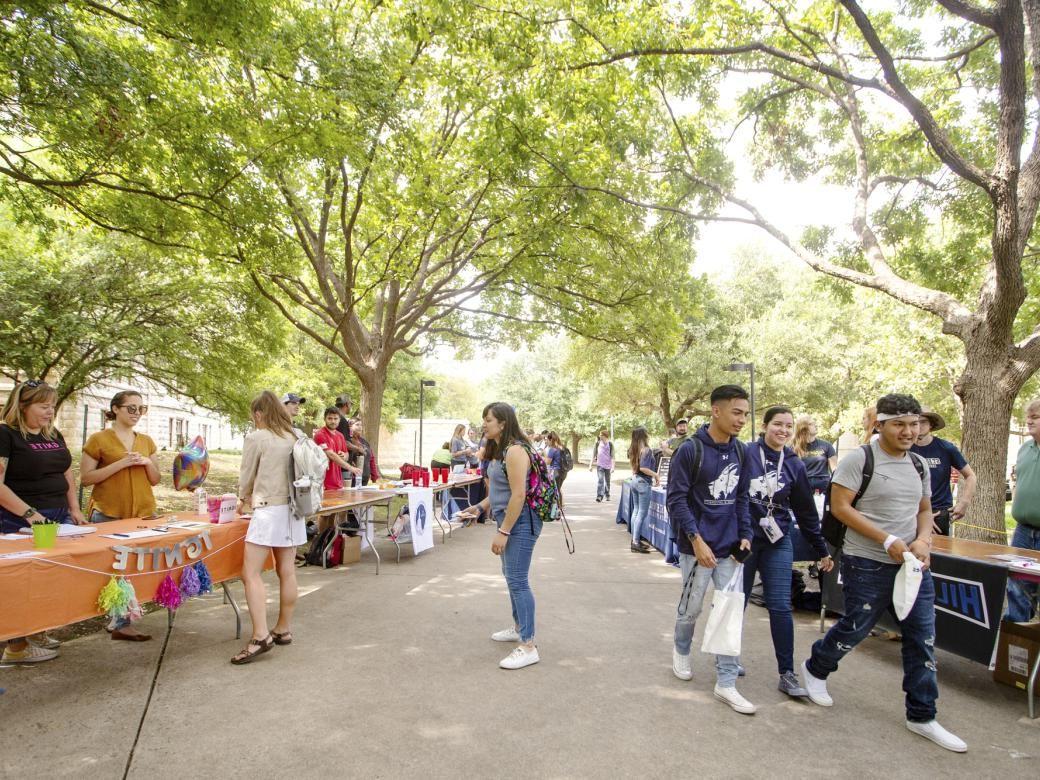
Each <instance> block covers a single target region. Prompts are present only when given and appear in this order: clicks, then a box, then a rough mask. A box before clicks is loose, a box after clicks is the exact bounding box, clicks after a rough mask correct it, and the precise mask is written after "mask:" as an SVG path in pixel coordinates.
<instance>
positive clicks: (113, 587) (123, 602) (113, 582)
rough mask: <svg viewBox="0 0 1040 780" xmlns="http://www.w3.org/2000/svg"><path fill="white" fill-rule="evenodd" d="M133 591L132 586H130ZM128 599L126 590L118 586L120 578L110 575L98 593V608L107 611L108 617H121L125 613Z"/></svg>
mask: <svg viewBox="0 0 1040 780" xmlns="http://www.w3.org/2000/svg"><path fill="white" fill-rule="evenodd" d="M130 592H131V593H133V588H132V587H131V588H130ZM129 603H130V599H129V598H128V597H127V594H126V591H125V590H124V589H123V588H122V587H121V586H120V578H117V577H115V576H113V577H111V578H110V579H109V581H108V582H107V583H105V587H103V588H102V589H101V592H100V593H99V594H98V601H97V604H98V610H100V611H101V612H105V613H107V614H108V615H109V616H110V617H122V616H123V615H125V614H126V611H127V607H128V605H129Z"/></svg>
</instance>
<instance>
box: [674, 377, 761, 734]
mask: <svg viewBox="0 0 1040 780" xmlns="http://www.w3.org/2000/svg"><path fill="white" fill-rule="evenodd" d="M748 411H749V404H748V394H747V391H745V390H744V388H742V387H738V386H737V385H722V386H721V387H716V388H715V389H714V390H713V391H712V393H711V421H710V422H709V423H708V424H707V425H705V426H703V427H701V428H700V429H698V430H697V432H696V433H695V434H694V435H693V437H691V439H689V440H687V441H685V442H683V443H682V444H681V445H680V446H679V448H678V449H677V450H676V451H675V455H673V456H672V463H671V468H670V471H669V475H668V498H667V503H668V512H669V515H670V517H671V518H672V520H673V523H674V524H675V525H676V526H677V528H678V539H676V543H677V545H678V547H679V568H680V569H681V570H682V576H683V592H682V596H681V598H680V599H679V609H678V613H677V616H676V621H675V647H674V648H673V650H672V671H673V672H674V673H675V676H676V677H678V678H679V679H680V680H689V679H691V678H692V677H693V672H692V670H691V667H690V649H691V646H692V643H693V630H694V626H695V623H696V621H697V616H698V615H700V613H701V608H702V607H703V602H704V595H705V593H706V592H707V590H708V585H709V584H710V583H711V582H714V583H715V587H716V588H724V587H726V585H727V584H728V583H729V582H730V580H731V579H732V578H733V576H734V574H735V573H736V572H737V567H738V566H739V564H738V562H737V561H736V559H735V558H733V557H732V554H733V551H734V550H737V549H739V550H750V549H751V519H750V516H749V514H748V474H747V468H746V465H747V464H746V459H745V457H744V445H743V444H742V443H741V442H739V441H737V438H736V437H737V434H739V433H740V431H741V429H742V428H743V427H744V424H745V423H746V422H747V418H748ZM692 439H696V440H697V443H699V445H700V446H699V447H698V446H697V443H695V442H694V441H692ZM698 450H699V451H700V453H701V457H700V460H701V463H700V468H699V469H698V470H697V473H696V474H694V473H693V472H694V470H695V465H696V460H697V452H698ZM738 587H739V585H738ZM715 671H716V683H715V691H714V693H715V698H717V699H719V700H720V701H722V702H724V703H725V704H728V705H729V706H730V707H732V708H733V709H734V710H735V711H737V712H740V713H743V714H746V715H750V714H752V713H754V712H755V705H753V704H752V703H751V702H749V701H748V700H747V699H745V698H744V697H743V696H741V695H740V694H739V693H738V692H737V688H736V683H737V675H738V671H739V666H738V663H737V658H736V657H735V656H726V655H717V656H715Z"/></svg>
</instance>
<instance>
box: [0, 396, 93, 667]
mask: <svg viewBox="0 0 1040 780" xmlns="http://www.w3.org/2000/svg"><path fill="white" fill-rule="evenodd" d="M57 400H58V393H57V391H56V390H55V389H54V388H53V387H51V386H50V385H48V384H47V383H46V382H39V381H36V380H30V381H28V382H22V383H21V384H18V385H15V387H14V389H13V390H12V391H11V395H10V396H8V398H7V403H5V404H4V408H3V411H2V412H0V533H5V534H10V533H17V532H18V531H19V530H21V529H22V528H29V527H31V526H32V525H33V524H34V523H46V522H51V523H55V522H56V523H75V524H76V525H84V524H85V523H86V522H87V521H86V520H85V519H84V517H83V513H82V512H80V510H79V498H78V497H77V495H76V481H75V479H73V476H72V454H71V453H70V452H69V448H68V446H66V444H65V438H64V437H63V436H62V435H61V431H59V430H58V429H57V428H55V427H54V411H55V408H56V402H57ZM59 647H61V643H60V642H58V640H56V639H52V638H51V637H49V636H47V634H36V635H35V636H31V637H14V638H12V639H8V640H7V646H6V647H5V648H4V654H3V659H2V661H0V663H5V664H33V663H39V662H42V661H50V660H52V659H54V658H57V657H58V648H59Z"/></svg>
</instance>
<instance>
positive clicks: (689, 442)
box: [667, 436, 746, 541]
mask: <svg viewBox="0 0 1040 780" xmlns="http://www.w3.org/2000/svg"><path fill="white" fill-rule="evenodd" d="M736 444H737V465H738V466H740V469H741V471H743V469H744V450H745V448H746V445H745V444H744V442H742V441H741V440H740V439H736ZM683 447H693V466H692V467H691V468H690V485H695V484H697V478H698V477H699V476H700V474H701V465H702V464H703V463H704V443H703V442H702V441H701V440H700V439H698V438H697V437H696V436H691V437H690V438H688V439H686V441H684V442H682V444H680V445H679V446H678V447H677V448H676V450H675V452H674V453H672V459H673V460H674V458H675V456H676V455H677V454H678V453H679V450H681V449H682V448H683ZM667 489H668V492H669V493H670V492H671V490H672V481H671V480H668V488H667ZM681 533H682V530H681V529H680V528H679V523H678V521H677V520H676V519H675V517H674V516H673V515H672V514H671V513H669V515H668V534H669V536H670V537H671V539H672V541H678V539H679V535H680V534H681Z"/></svg>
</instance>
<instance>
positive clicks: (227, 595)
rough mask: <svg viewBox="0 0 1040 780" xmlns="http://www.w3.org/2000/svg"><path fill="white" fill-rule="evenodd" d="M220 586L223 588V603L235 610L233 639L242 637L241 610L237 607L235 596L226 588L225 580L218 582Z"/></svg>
mask: <svg viewBox="0 0 1040 780" xmlns="http://www.w3.org/2000/svg"><path fill="white" fill-rule="evenodd" d="M220 587H221V588H223V589H224V603H225V604H230V605H231V609H233V610H235V639H241V638H242V610H241V609H239V607H238V603H237V602H236V601H235V597H234V596H232V595H231V591H230V590H228V586H227V583H226V582H222V583H220Z"/></svg>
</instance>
